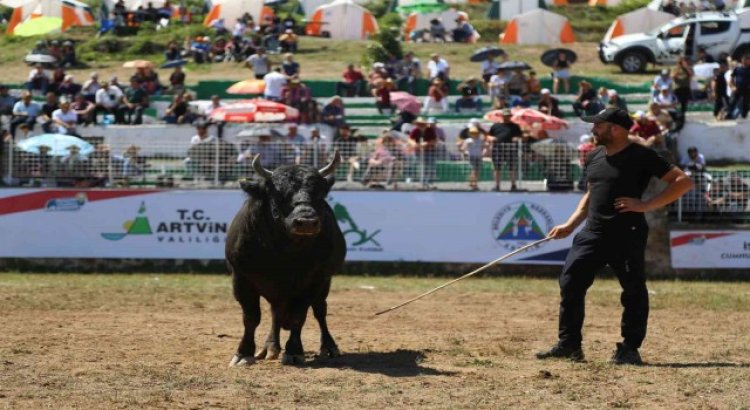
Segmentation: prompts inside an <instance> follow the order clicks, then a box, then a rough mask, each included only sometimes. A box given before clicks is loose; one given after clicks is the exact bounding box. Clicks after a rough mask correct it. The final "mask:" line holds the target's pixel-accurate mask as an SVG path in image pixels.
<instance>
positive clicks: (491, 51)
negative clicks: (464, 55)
mask: <svg viewBox="0 0 750 410" xmlns="http://www.w3.org/2000/svg"><path fill="white" fill-rule="evenodd" d="M504 55H506V53H505V51H504V50H503V49H502V48H497V47H482V48H480V49H479V50H477V51H475V52H474V54H472V55H471V58H470V59H469V60H470V61H471V62H473V63H481V62H482V61H487V60H489V59H490V58H496V57H500V56H504Z"/></svg>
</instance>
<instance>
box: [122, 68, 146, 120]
mask: <svg viewBox="0 0 750 410" xmlns="http://www.w3.org/2000/svg"><path fill="white" fill-rule="evenodd" d="M148 105H149V99H148V93H147V92H146V90H145V89H144V88H143V85H141V83H139V82H138V80H136V79H135V78H133V79H131V80H130V87H128V88H127V89H126V90H125V93H124V94H123V95H122V96H121V97H120V101H119V103H118V105H117V111H116V112H115V123H116V124H132V125H140V124H143V111H144V110H145V109H146V108H147V107H148ZM126 117H127V119H126Z"/></svg>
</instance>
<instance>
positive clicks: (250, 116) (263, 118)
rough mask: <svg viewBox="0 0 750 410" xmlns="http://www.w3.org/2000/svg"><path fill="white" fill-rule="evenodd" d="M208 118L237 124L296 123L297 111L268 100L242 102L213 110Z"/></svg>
mask: <svg viewBox="0 0 750 410" xmlns="http://www.w3.org/2000/svg"><path fill="white" fill-rule="evenodd" d="M210 118H211V119H212V120H215V121H225V122H239V123H242V122H284V121H296V120H297V119H298V118H299V110H297V109H296V108H292V107H289V106H287V105H284V104H281V103H277V102H273V101H268V100H262V99H255V100H243V101H238V102H235V103H232V104H227V105H225V106H223V107H219V108H217V109H215V110H213V111H212V112H211V116H210Z"/></svg>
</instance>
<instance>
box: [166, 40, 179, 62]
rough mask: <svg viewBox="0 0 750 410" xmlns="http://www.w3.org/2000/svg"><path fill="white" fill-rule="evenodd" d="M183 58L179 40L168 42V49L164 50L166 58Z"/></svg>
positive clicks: (172, 59)
mask: <svg viewBox="0 0 750 410" xmlns="http://www.w3.org/2000/svg"><path fill="white" fill-rule="evenodd" d="M181 58H182V50H180V47H179V46H178V45H177V42H176V41H174V40H172V41H170V42H169V43H168V44H167V51H165V52H164V59H166V60H167V61H175V60H180V59H181Z"/></svg>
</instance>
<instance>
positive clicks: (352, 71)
mask: <svg viewBox="0 0 750 410" xmlns="http://www.w3.org/2000/svg"><path fill="white" fill-rule="evenodd" d="M364 79H365V76H364V75H362V71H360V70H359V69H356V68H354V64H351V63H350V64H349V65H347V66H346V70H344V72H343V73H342V74H341V81H339V82H338V83H337V84H336V94H338V95H345V96H347V97H352V96H356V95H360V94H361V93H362V88H363V87H362V85H363V84H362V83H363V82H364Z"/></svg>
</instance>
